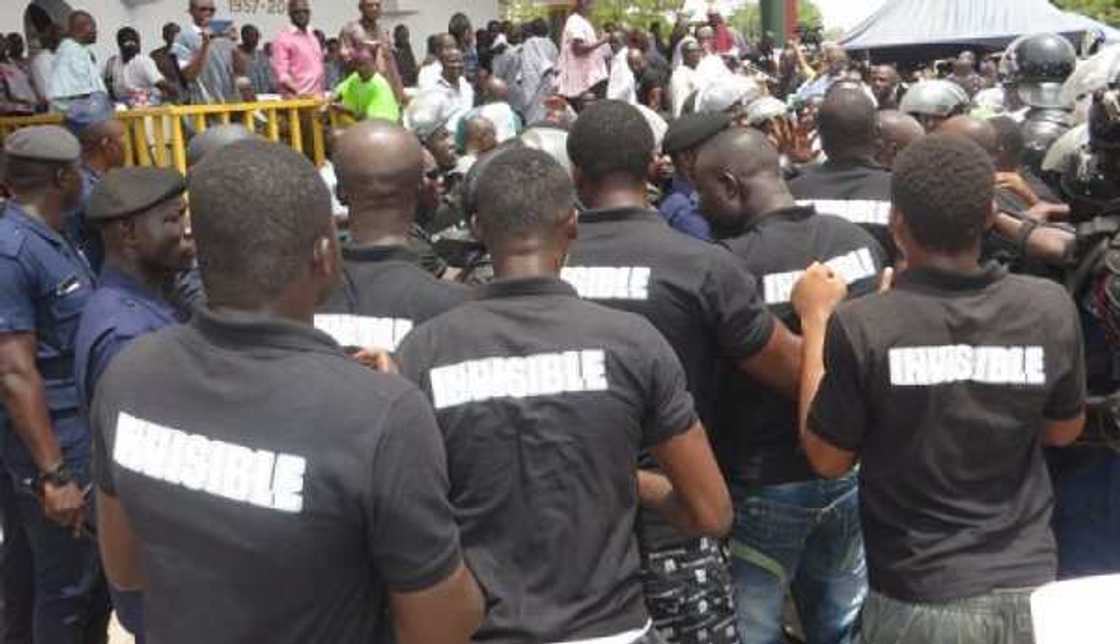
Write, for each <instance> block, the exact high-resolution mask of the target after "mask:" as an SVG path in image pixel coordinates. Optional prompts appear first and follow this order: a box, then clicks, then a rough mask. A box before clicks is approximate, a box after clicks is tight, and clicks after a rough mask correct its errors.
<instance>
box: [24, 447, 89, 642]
mask: <svg viewBox="0 0 1120 644" xmlns="http://www.w3.org/2000/svg"><path fill="white" fill-rule="evenodd" d="M66 465H67V467H68V468H69V469H70V471H71V472H72V473H73V475H74V477H75V480H76V482H77V483H78V485H79V486H81V487H82V488H83V489H84V488H85V486H86V485H88V484H89V479H90V477H89V449H88V447H87V448H81V447H78V448H72V449H69V450H67V453H66ZM15 485H16V497H17V498H16V503H17V504H18V506H19V512H20V519H21V520H22V522H23V529H24V533H25V534H26V535H27V541H28V543H29V544H30V546H31V565H32V571H33V575H34V578H35V607H34V618H33V622H34V626H33V629H34V641H35V644H103V643H104V642H106V641H107V640H108V635H107V632H108V624H109V612H110V609H109V592H108V588H107V585H106V583H105V577H104V575H103V574H102V572H101V560H100V558H99V555H98V552H97V542H96V540H95V539H93V538H90V537H88V536H82V537H79V538H75V537H74V534H73V532H72V531H71V530H68V529H66V528H63V527H62V526H60V525H58V524H57V523H54V522H53V521H51V520H50V519H48V518H47V516H46V515H45V514H43V508H42V505H41V504H40V502H39V498H38V497H37V496H36V494H35V492H34V491H33V490H32V489H31V488H30V487H29V485H28V483H27V482H25V481H24V480H22V477H17V478H16V480H15Z"/></svg>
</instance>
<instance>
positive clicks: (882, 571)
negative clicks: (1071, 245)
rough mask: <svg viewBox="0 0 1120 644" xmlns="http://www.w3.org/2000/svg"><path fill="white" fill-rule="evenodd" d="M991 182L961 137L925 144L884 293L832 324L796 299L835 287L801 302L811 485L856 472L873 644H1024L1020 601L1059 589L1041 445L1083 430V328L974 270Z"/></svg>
mask: <svg viewBox="0 0 1120 644" xmlns="http://www.w3.org/2000/svg"><path fill="white" fill-rule="evenodd" d="M993 177H994V172H993V166H992V163H991V161H990V160H989V159H988V157H987V155H986V154H984V151H983V150H982V149H981V148H980V147H979V146H977V145H976V144H975V143H973V142H971V141H968V140H966V139H963V138H960V137H956V136H951V135H944V134H934V135H931V136H928V137H926V138H925V139H922V140H921V141H918V142H917V143H915V144H914V145H913V146H911V147H910V148H909V149H907V150H906V151H905V152H903V153H902V155H900V156H899V158H898V163H897V164H896V166H895V176H894V180H893V184H892V192H893V201H894V210H892V214H891V232H892V234H893V235H894V238H895V239H896V240H898V244H899V248H900V249H901V251H902V253H903V256H904V257H905V259H906V262H907V269H906V271H905V272H904V273H902V274H901V275H900V276H899V278H898V280H897V283H896V285H895V288H894V290H893V291H889V292H886V293H883V294H878V295H871V296H868V297H866V298H863V299H860V300H857V301H855V302H851V303H849V304H846V305H844V306H842V307H841V308H839V309H838V310H837V311H836V312H835V314H834V315H832V316H831V319H829V311H830V309H829V307H821V306H819V305H815V304H810V303H808V302H806V301H805V300H806V299H813V300H814V301H817V302H819V301H821V300H822V299H824V298H822V292H829V293H832V298H833V300H834V301H838V300H839V299H840V298H841V297H842V294H843V292H844V285H843V282H842V281H841V280H840V279H839V278H838V277H836V278H834V279H833V280H831V283H830V285H829V286H827V287H822V286H821V285H820V284H819V283H818V282H812V283H809V284H807V285H805V286H803V287H800V288H799V289H797V290H795V293H794V297H793V301H794V306H796V307H797V310H798V312H799V314H800V316H801V320H802V330H803V334H804V351H805V354H804V362H805V375H804V377H803V386H802V397H801V400H802V423H801V425H802V426H801V440H802V445H803V446H804V448H805V451H806V455H807V456H808V458H809V462H810V463H811V464H812V465H813V468H814V469H815V470H817V472H818V473H819V474H821V475H822V476H830V477H838V476H843V475H845V474H847V472H848V471H849V470H850V469H851V468H852V466H853V465H854V464H855V462H856V460H857V459H859V461H860V473H859V477H860V501H861V514H862V523H863V533H864V540H865V543H866V547H867V563H868V576H869V581H870V585H871V589H872V592H871V594H870V596H869V597H868V600H867V601H866V602H865V604H864V610H863V617H862V638H863V641H864V642H867V643H868V644H878V643H879V642H891V643H899V644H910V643H911V642H913V643H918V642H921V643H922V644H925V643H928V642H955V641H968V642H970V643H975V644H1019V643H1022V642H1031V641H1033V635H1032V632H1031V616H1030V592H1031V589H1033V588H1035V587H1037V586H1039V585H1041V584H1044V583H1046V582H1049V581H1051V580H1053V579H1054V574H1055V568H1056V565H1057V561H1056V553H1055V545H1054V535H1053V534H1052V532H1051V530H1050V515H1051V508H1052V507H1053V503H1054V496H1053V491H1052V489H1051V486H1050V478H1049V475H1048V474H1047V472H1046V466H1045V464H1044V462H1043V457H1042V447H1043V446H1044V445H1066V444H1068V443H1070V442H1072V441H1073V440H1074V439H1076V437H1077V436H1078V435H1079V434H1080V432H1081V429H1082V427H1083V426H1084V422H1085V412H1084V399H1085V363H1084V351H1083V347H1082V340H1081V330H1080V328H1081V327H1080V323H1079V321H1078V317H1077V312H1076V310H1075V308H1074V305H1073V302H1072V301H1071V300H1070V297H1069V295H1068V294H1067V293H1066V292H1065V290H1064V289H1062V288H1061V287H1060V286H1058V285H1056V284H1053V283H1050V282H1046V281H1043V280H1039V279H1035V278H1031V277H1024V276H1016V275H1009V274H1007V273H1006V272H1005V271H1004V270H1003V269H1001V268H1000V267H998V266H995V265H981V264H980V263H979V257H980V241H981V237H982V235H983V233H984V230H985V229H986V228H987V227H988V226H989V225H990V223H991V220H992V217H993V209H992V194H993V187H994V179H993ZM827 271H828V269H827V268H825V267H823V266H820V265H815V266H814V267H813V268H812V269H811V272H813V273H822V272H827ZM822 378H823V379H822ZM809 401H812V403H811V409H810V405H809Z"/></svg>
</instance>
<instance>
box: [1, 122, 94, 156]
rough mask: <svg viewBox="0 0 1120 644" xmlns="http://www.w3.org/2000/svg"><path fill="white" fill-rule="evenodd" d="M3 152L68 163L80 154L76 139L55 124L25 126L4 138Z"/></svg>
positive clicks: (80, 150)
mask: <svg viewBox="0 0 1120 644" xmlns="http://www.w3.org/2000/svg"><path fill="white" fill-rule="evenodd" d="M4 153H5V154H7V155H8V156H10V157H12V158H17V159H29V160H31V161H49V162H52V163H70V162H72V161H77V160H78V157H80V156H81V155H82V147H81V145H80V144H79V143H78V139H76V138H74V135H73V134H70V133H69V132H67V131H66V130H65V129H63V128H61V127H59V126H57V125H38V126H35V127H25V128H21V129H19V130H16V131H15V132H13V133H12V134H11V135H10V136H8V138H7V139H5V140H4Z"/></svg>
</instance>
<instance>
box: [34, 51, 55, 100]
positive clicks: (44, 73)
mask: <svg viewBox="0 0 1120 644" xmlns="http://www.w3.org/2000/svg"><path fill="white" fill-rule="evenodd" d="M53 64H54V52H53V51H51V50H49V49H43V50H40V51H39V53H37V54H35V55H34V56H32V57H31V83H32V84H33V85H35V91H36V92H37V93H38V94H39V98H41V99H44V100H45V99H46V98H47V86H48V83H50V79H51V66H52V65H53Z"/></svg>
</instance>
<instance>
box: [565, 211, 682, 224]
mask: <svg viewBox="0 0 1120 644" xmlns="http://www.w3.org/2000/svg"><path fill="white" fill-rule="evenodd" d="M620 221H639V222H641V221H644V222H646V223H657V224H664V223H665V220H664V219H662V218H661V215H659V214H658V213H657V211H656V210H650V209H648V208H634V207H626V208H603V209H593V210H585V211H583V212H581V213H580V215H579V223H581V224H598V223H606V222H620Z"/></svg>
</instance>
